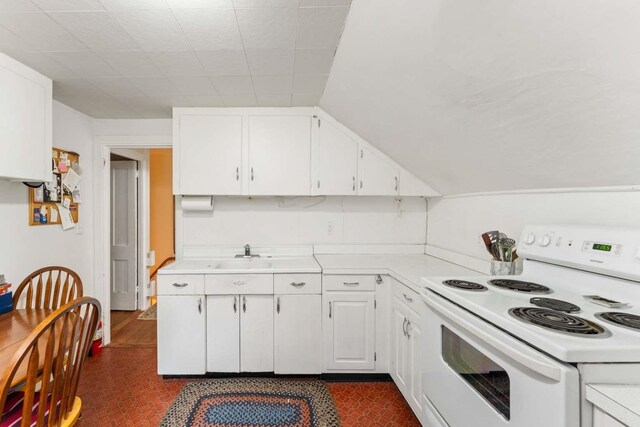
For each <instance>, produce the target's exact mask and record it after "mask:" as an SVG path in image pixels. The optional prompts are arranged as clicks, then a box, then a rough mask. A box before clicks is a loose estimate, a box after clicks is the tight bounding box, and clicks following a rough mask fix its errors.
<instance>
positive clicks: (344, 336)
mask: <svg viewBox="0 0 640 427" xmlns="http://www.w3.org/2000/svg"><path fill="white" fill-rule="evenodd" d="M374 301H375V293H374V292H335V293H334V292H328V293H326V294H325V295H324V303H323V315H322V317H323V319H324V328H323V332H324V351H325V366H326V367H327V369H344V370H360V369H374V368H375V360H374V352H375V339H374V337H375V312H374Z"/></svg>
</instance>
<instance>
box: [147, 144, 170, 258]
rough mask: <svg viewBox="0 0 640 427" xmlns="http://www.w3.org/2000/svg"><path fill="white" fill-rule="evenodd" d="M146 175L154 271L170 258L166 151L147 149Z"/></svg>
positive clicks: (167, 149) (168, 174)
mask: <svg viewBox="0 0 640 427" xmlns="http://www.w3.org/2000/svg"><path fill="white" fill-rule="evenodd" d="M149 158H150V165H149V175H150V183H149V187H150V188H149V190H150V200H149V202H150V209H151V215H150V218H149V219H150V232H151V235H150V236H149V237H150V245H151V250H152V251H156V264H155V265H154V266H153V267H152V270H154V269H156V268H157V267H158V266H159V265H160V263H161V262H162V261H164V260H165V259H167V258H168V257H171V256H173V255H174V241H173V238H174V220H173V215H174V211H173V189H172V181H171V180H172V169H171V167H172V152H171V149H170V148H157V149H155V148H154V149H151V150H149Z"/></svg>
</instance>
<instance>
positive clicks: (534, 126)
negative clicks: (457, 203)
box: [320, 0, 640, 215]
mask: <svg viewBox="0 0 640 427" xmlns="http://www.w3.org/2000/svg"><path fill="white" fill-rule="evenodd" d="M639 22H640V2H638V1H637V0H613V1H605V0H562V1H558V0H536V1H531V0H487V1H478V0H429V1H424V0H402V1H397V0H354V1H353V4H352V5H351V10H350V12H349V23H348V25H347V26H346V28H345V31H344V34H343V35H342V38H341V41H340V47H339V49H338V52H337V54H336V58H335V60H334V63H333V67H332V69H331V75H330V77H329V81H328V83H327V86H326V89H325V92H324V95H323V96H322V99H321V101H320V106H321V107H322V108H323V109H325V110H326V111H327V112H329V113H330V114H332V115H333V116H334V117H335V118H336V119H338V120H340V121H341V122H343V123H345V125H347V126H349V127H350V128H351V129H352V130H353V131H354V132H356V133H358V134H360V135H361V136H362V137H363V138H365V139H367V140H368V141H370V142H371V143H372V144H374V145H376V146H377V147H378V148H379V149H381V150H382V151H383V152H385V153H386V154H388V155H389V156H391V157H392V158H393V159H394V160H396V161H398V162H399V163H400V164H402V165H403V166H404V167H405V168H406V169H408V170H409V171H411V172H413V173H414V174H415V175H416V176H418V177H419V178H421V179H422V180H423V181H424V182H426V183H429V185H431V186H432V187H433V188H435V189H436V190H437V191H439V192H440V193H442V194H459V193H471V192H482V191H501V190H522V189H536V188H567V187H600V186H618V185H638V184H640V48H639V47H638V43H637V40H640V25H638V23H639ZM372 23H375V25H373V24H372ZM603 209H607V207H606V206H603ZM495 214H496V215H500V212H496V213H495ZM629 214H630V215H631V213H629Z"/></svg>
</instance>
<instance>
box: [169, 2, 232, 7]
mask: <svg viewBox="0 0 640 427" xmlns="http://www.w3.org/2000/svg"><path fill="white" fill-rule="evenodd" d="M166 1H167V3H168V4H169V7H170V8H172V9H208V8H222V9H233V2H232V1H231V0H166Z"/></svg>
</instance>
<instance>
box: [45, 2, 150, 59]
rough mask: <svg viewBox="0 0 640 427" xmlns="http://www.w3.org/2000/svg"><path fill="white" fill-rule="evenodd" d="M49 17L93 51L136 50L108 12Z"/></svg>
mask: <svg viewBox="0 0 640 427" xmlns="http://www.w3.org/2000/svg"><path fill="white" fill-rule="evenodd" d="M49 16H50V17H51V18H53V19H54V20H55V21H56V22H58V23H59V24H60V25H62V26H63V27H64V28H65V29H66V30H67V31H69V32H70V33H71V34H73V35H74V36H76V37H77V38H78V39H79V40H81V41H82V43H84V44H85V45H86V46H88V47H89V48H91V49H93V50H138V49H139V47H138V45H137V44H136V43H135V42H134V41H133V39H132V38H131V37H130V36H129V34H127V33H126V32H125V31H124V30H123V29H122V27H121V26H120V25H119V24H118V23H117V22H116V20H115V19H113V18H112V17H111V15H110V14H109V12H107V11H105V10H103V11H96V12H52V13H49Z"/></svg>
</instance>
